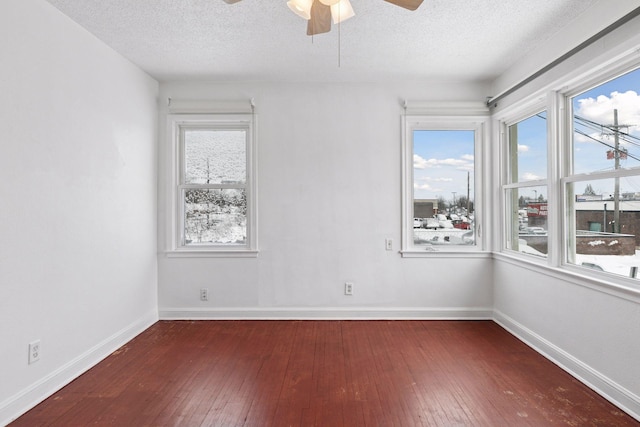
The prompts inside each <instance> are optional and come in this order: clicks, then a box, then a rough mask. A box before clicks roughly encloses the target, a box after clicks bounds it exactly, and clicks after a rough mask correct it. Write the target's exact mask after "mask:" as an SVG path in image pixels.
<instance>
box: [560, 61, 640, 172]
mask: <svg viewBox="0 0 640 427" xmlns="http://www.w3.org/2000/svg"><path fill="white" fill-rule="evenodd" d="M638 88H640V70H635V71H633V72H631V73H628V74H626V75H624V76H621V77H618V78H616V79H614V80H611V81H609V82H607V83H605V84H602V85H600V86H597V87H595V88H593V89H591V90H589V91H586V92H584V93H581V94H580V95H578V96H576V97H574V98H573V99H572V105H573V126H574V129H573V130H574V134H573V173H576V174H577V173H589V172H595V171H605V170H614V169H621V168H635V167H640V126H639V125H640V95H639V94H638V92H637V91H638Z"/></svg>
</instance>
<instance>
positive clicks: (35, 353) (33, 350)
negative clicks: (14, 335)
mask: <svg viewBox="0 0 640 427" xmlns="http://www.w3.org/2000/svg"><path fill="white" fill-rule="evenodd" d="M38 360H40V340H36V341H32V342H30V343H29V365H31V364H32V363H36V362H37V361H38Z"/></svg>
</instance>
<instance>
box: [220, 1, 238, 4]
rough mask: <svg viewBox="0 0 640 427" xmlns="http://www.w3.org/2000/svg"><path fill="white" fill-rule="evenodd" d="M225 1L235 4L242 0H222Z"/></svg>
mask: <svg viewBox="0 0 640 427" xmlns="http://www.w3.org/2000/svg"><path fill="white" fill-rule="evenodd" d="M222 1H223V2H225V3H226V4H234V3H238V2H239V1H240V0H222Z"/></svg>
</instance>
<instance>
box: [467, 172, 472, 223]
mask: <svg viewBox="0 0 640 427" xmlns="http://www.w3.org/2000/svg"><path fill="white" fill-rule="evenodd" d="M470 175H471V173H470V172H469V171H467V216H469V207H470V206H471V199H469V192H470V190H471V184H470V181H469V179H470Z"/></svg>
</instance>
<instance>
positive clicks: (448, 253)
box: [400, 249, 492, 258]
mask: <svg viewBox="0 0 640 427" xmlns="http://www.w3.org/2000/svg"><path fill="white" fill-rule="evenodd" d="M400 255H402V258H491V257H492V254H491V252H486V251H479V250H477V249H476V250H466V251H465V250H450V249H449V250H428V249H422V250H420V249H407V250H403V251H400Z"/></svg>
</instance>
